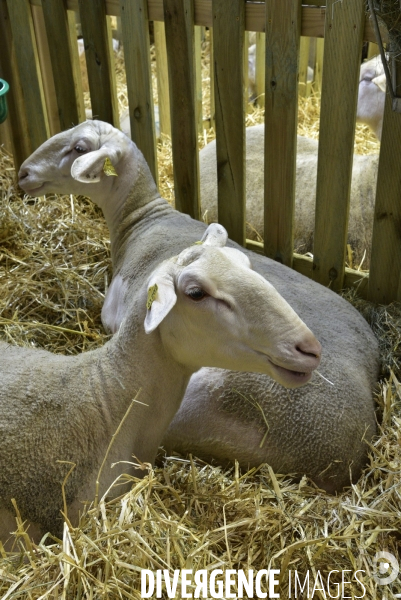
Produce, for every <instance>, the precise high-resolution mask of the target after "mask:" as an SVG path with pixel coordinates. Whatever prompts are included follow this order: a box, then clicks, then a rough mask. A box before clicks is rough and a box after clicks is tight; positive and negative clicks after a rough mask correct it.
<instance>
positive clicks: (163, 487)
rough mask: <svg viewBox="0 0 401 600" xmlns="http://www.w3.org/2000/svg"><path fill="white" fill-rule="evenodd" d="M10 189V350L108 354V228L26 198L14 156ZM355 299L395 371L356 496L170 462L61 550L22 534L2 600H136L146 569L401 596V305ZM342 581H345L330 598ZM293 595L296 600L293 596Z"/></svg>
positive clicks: (71, 207)
mask: <svg viewBox="0 0 401 600" xmlns="http://www.w3.org/2000/svg"><path fill="white" fill-rule="evenodd" d="M308 103H309V106H308ZM262 113H263V111H261V110H258V109H251V110H250V113H249V114H248V117H247V119H248V124H250V123H252V124H254V123H256V122H260V121H261V120H262V118H263V114H262ZM316 114H317V115H318V99H317V98H316V97H312V98H307V99H305V100H302V104H301V106H300V132H304V134H305V135H309V136H310V137H316V136H317V135H318V124H317V118H315V117H316ZM302 115H304V118H303V117H302ZM308 122H309V123H310V124H309V125H308ZM358 129H359V128H358ZM365 129H366V128H365ZM211 135H213V132H208V133H207V136H211ZM358 136H359V134H358ZM358 136H357V140H358ZM360 137H361V138H363V137H365V138H368V141H366V139H365V141H363V142H362V145H363V144H364V145H365V146H364V147H365V148H367V149H369V148H370V149H371V144H372V142H371V141H369V138H370V137H371V136H370V134H369V135H367V136H363V135H362V134H361V135H360ZM357 144H359V142H358V141H357ZM159 159H160V161H159V165H160V171H161V176H160V181H161V188H162V193H163V194H164V195H165V196H167V197H168V196H169V194H170V198H171V197H172V196H173V180H172V172H171V147H170V144H169V142H168V141H167V140H163V142H162V143H160V145H159ZM0 187H1V204H2V219H1V222H0V325H1V337H2V338H3V339H7V340H8V341H10V342H12V343H14V344H20V345H31V346H40V347H45V348H47V349H48V350H51V351H53V352H62V353H66V354H68V353H70V354H72V353H78V352H81V351H83V350H88V349H89V348H91V349H92V348H95V347H96V346H97V345H101V344H103V343H104V342H105V340H106V336H105V334H104V332H103V329H102V326H101V323H100V309H101V306H102V303H103V298H104V294H105V291H106V289H107V285H108V283H109V282H110V278H111V269H110V257H109V241H108V239H109V235H108V231H107V228H106V225H105V222H104V219H103V217H102V215H101V214H100V212H99V211H98V210H97V209H96V207H95V206H94V205H93V204H92V203H91V202H90V201H88V200H86V199H85V198H81V197H80V198H74V197H69V196H61V197H60V196H47V197H43V198H39V199H35V200H33V199H28V198H25V199H24V198H23V197H22V195H21V194H20V193H19V192H18V190H17V189H16V186H15V184H14V171H13V165H12V161H11V159H10V158H9V157H7V156H6V155H5V154H4V153H1V152H0ZM347 298H348V299H349V300H350V301H351V302H353V303H354V304H355V305H356V306H357V308H358V309H359V310H360V311H361V312H362V314H364V315H365V317H366V318H367V319H368V321H369V322H370V324H371V326H372V328H373V330H374V331H375V332H376V334H377V335H378V337H379V339H380V344H381V350H382V360H383V365H382V380H381V383H380V391H379V393H378V397H377V402H378V405H379V407H380V410H381V413H382V415H383V420H382V425H381V427H380V431H379V436H378V438H377V440H376V441H375V443H374V444H373V445H372V446H371V448H370V458H369V463H368V465H367V467H366V470H365V472H364V474H363V476H362V477H361V479H360V480H359V481H358V483H357V484H356V485H354V486H353V487H352V488H351V489H350V490H348V491H346V492H344V493H343V494H341V495H339V496H337V497H333V496H329V495H326V494H325V493H323V492H321V491H319V490H317V489H316V488H315V486H313V484H312V483H311V482H309V481H307V480H302V481H301V482H300V483H295V482H294V481H293V480H292V479H291V477H289V476H284V475H281V474H277V473H273V472H272V470H271V469H270V468H269V467H268V466H267V465H263V466H262V467H260V468H259V469H254V470H252V471H251V472H249V473H240V472H239V471H238V469H236V468H233V469H231V470H223V469H221V468H218V467H215V466H212V465H209V464H205V463H203V462H201V461H198V460H196V459H195V458H192V457H189V458H181V457H165V456H164V455H163V452H162V451H160V454H159V460H158V466H157V467H156V468H155V469H154V470H152V471H151V472H150V473H149V474H148V475H147V476H146V477H145V478H144V479H142V480H132V489H131V491H130V492H129V493H128V494H126V495H124V496H122V497H120V498H117V499H115V500H113V501H112V502H110V503H104V502H103V501H102V502H100V504H99V506H98V507H97V508H93V509H92V510H89V512H88V513H87V514H86V515H84V517H83V518H82V521H81V524H80V527H79V528H77V529H72V528H69V527H68V525H67V524H66V525H65V529H64V536H63V539H62V540H54V539H51V538H50V537H49V538H48V539H47V540H46V542H47V544H46V545H45V544H41V545H40V546H33V545H32V544H31V543H30V542H29V538H28V536H26V534H25V533H24V527H23V524H22V523H21V522H17V523H16V529H18V534H17V537H16V543H15V552H12V553H8V554H7V553H5V552H4V550H3V549H2V548H1V545H0V597H1V598H2V599H3V600H8V599H22V600H26V599H29V600H31V599H32V600H34V599H35V600H38V599H39V598H40V599H42V598H43V599H44V598H49V599H56V598H57V599H68V600H70V599H71V600H73V599H74V600H76V599H77V600H78V599H80V598H85V599H89V598H91V599H98V598H99V599H100V598H107V599H109V600H114V599H117V598H121V599H131V598H135V599H137V598H140V597H141V594H140V570H141V569H143V568H146V569H150V570H156V569H168V570H170V572H171V573H172V571H173V570H174V569H183V568H187V569H193V570H198V569H209V570H211V569H219V568H220V569H224V570H225V569H244V570H246V571H247V570H248V569H254V570H260V569H266V568H269V567H271V568H276V569H279V570H280V571H281V575H280V585H279V588H278V589H279V590H280V595H281V597H282V598H285V597H287V598H288V597H289V589H288V585H289V571H291V572H292V577H294V571H297V572H298V574H299V575H300V576H301V577H302V580H303V579H304V578H305V575H306V573H307V572H308V571H309V573H310V581H311V587H310V590H311V592H312V589H313V587H314V583H315V580H316V581H317V586H316V588H320V591H319V590H317V589H316V591H315V594H314V595H313V597H315V598H326V597H330V596H329V593H328V592H329V591H330V593H331V594H332V596H333V597H335V596H336V594H337V593H338V592H337V588H336V587H335V585H334V584H335V582H340V581H341V571H342V570H346V569H349V570H350V571H349V572H348V573H345V581H352V583H350V584H346V586H345V589H344V594H343V596H345V597H347V596H348V597H361V596H362V594H363V589H362V587H361V586H360V585H359V584H358V582H357V581H356V580H355V578H353V577H352V575H353V572H354V571H356V570H357V569H362V570H364V571H365V572H364V573H363V574H362V575H363V576H361V574H360V575H359V577H360V579H361V581H363V584H364V586H365V588H366V593H365V594H364V596H363V597H365V598H372V599H373V598H379V597H380V598H381V597H382V596H383V595H384V596H383V597H388V598H391V597H393V596H392V594H400V593H401V581H400V579H399V578H398V579H396V581H395V582H394V583H392V584H391V585H389V586H383V587H380V586H377V583H376V582H375V580H374V579H373V567H372V560H373V557H374V555H375V554H376V553H377V552H379V551H382V550H387V551H389V552H391V553H392V554H394V555H395V556H396V557H398V558H400V556H401V552H400V545H401V535H400V533H399V531H400V515H401V476H400V464H401V462H400V459H401V385H400V383H399V382H400V381H401V369H400V367H401V363H400V361H401V357H400V342H401V306H400V305H396V304H395V305H392V306H389V307H374V306H372V305H370V304H368V303H366V302H363V301H361V300H358V299H357V298H355V296H354V295H353V294H351V293H349V294H348V295H347ZM0 443H1V440H0ZM333 570H337V571H339V573H335V574H334V576H333V575H332V579H331V581H332V584H331V587H330V590H328V586H327V576H328V573H329V572H330V571H333ZM318 572H319V573H320V575H321V577H322V579H321V580H319V576H318ZM292 581H293V579H292ZM321 582H323V586H324V591H322V589H321V588H322V585H321ZM292 594H293V596H292V597H296V596H295V595H294V587H293V586H292ZM153 597H155V596H153ZM164 597H167V596H166V594H165V593H164ZM177 597H180V594H178V596H177ZM298 597H307V596H306V594H303V593H298ZM309 597H312V594H311V595H310V596H309Z"/></svg>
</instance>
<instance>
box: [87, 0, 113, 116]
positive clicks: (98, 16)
mask: <svg viewBox="0 0 401 600" xmlns="http://www.w3.org/2000/svg"><path fill="white" fill-rule="evenodd" d="M78 4H79V13H80V16H81V26H82V35H83V38H84V45H85V57H86V66H87V68H88V82H89V90H90V96H91V104H92V115H93V118H97V119H100V120H101V121H107V122H108V123H111V124H112V125H114V126H115V127H118V126H119V115H118V103H117V92H116V89H115V88H113V85H112V75H111V73H112V69H113V68H114V66H113V65H112V64H111V61H110V56H111V54H110V48H109V45H110V43H111V40H110V39H109V36H108V30H107V22H106V5H105V2H103V0H91V2H87V0H78Z"/></svg>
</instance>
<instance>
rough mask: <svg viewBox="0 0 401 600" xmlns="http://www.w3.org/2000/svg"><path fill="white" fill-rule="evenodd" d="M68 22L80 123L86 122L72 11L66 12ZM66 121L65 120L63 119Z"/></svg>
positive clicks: (74, 18)
mask: <svg viewBox="0 0 401 600" xmlns="http://www.w3.org/2000/svg"><path fill="white" fill-rule="evenodd" d="M67 20H68V38H69V40H70V44H69V47H70V49H71V61H72V71H73V77H74V89H75V98H76V103H77V104H76V105H77V111H78V121H79V122H80V123H81V122H82V121H85V120H86V114H85V104H84V94H83V90H82V75H81V69H80V62H79V52H78V44H77V21H76V13H75V12H74V11H72V10H67ZM65 120H67V119H65Z"/></svg>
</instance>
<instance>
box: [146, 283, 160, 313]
mask: <svg viewBox="0 0 401 600" xmlns="http://www.w3.org/2000/svg"><path fill="white" fill-rule="evenodd" d="M157 289H158V287H157V283H155V284H154V285H151V286H150V288H149V289H148V299H147V300H146V308H147V309H148V310H150V309H151V308H152V304H153V302H154V301H155V298H156V294H157Z"/></svg>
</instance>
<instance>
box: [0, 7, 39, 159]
mask: <svg viewBox="0 0 401 600" xmlns="http://www.w3.org/2000/svg"><path fill="white" fill-rule="evenodd" d="M0 77H1V78H2V79H5V80H6V81H7V82H8V83H9V85H10V90H9V92H8V94H7V104H8V117H7V124H8V126H9V127H10V128H11V136H10V137H11V144H12V153H13V156H14V165H15V169H16V170H17V171H18V169H19V168H20V166H21V164H22V162H23V161H24V160H25V158H27V156H29V154H30V153H31V152H32V146H31V144H30V140H29V136H28V135H27V130H28V129H27V127H28V125H27V120H26V112H25V102H24V98H23V94H22V89H21V83H20V78H19V73H18V66H17V63H16V56H15V49H14V44H13V40H12V33H11V26H10V19H9V15H8V9H7V2H6V0H0Z"/></svg>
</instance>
